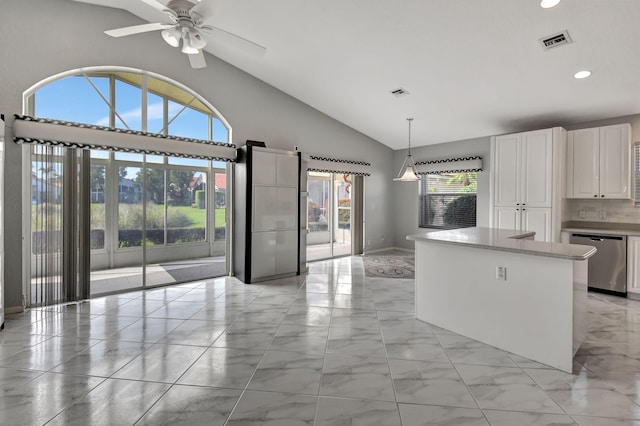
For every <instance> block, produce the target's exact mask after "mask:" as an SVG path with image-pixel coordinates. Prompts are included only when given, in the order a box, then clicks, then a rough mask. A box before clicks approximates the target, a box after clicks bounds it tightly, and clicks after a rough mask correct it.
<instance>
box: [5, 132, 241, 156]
mask: <svg viewBox="0 0 640 426" xmlns="http://www.w3.org/2000/svg"><path fill="white" fill-rule="evenodd" d="M13 141H14V142H15V143H17V144H37V145H47V146H58V147H62V148H77V149H99V150H103V151H113V150H116V149H114V148H113V147H111V146H108V145H95V144H83V143H77V142H64V141H54V140H48V139H32V138H22V137H14V138H13ZM117 151H118V152H128V153H134V154H149V155H168V156H171V157H181V158H197V159H201V160H213V161H232V162H233V161H235V160H229V159H228V158H219V157H210V156H197V155H194V154H181V153H166V152H163V151H155V150H152V149H136V148H118V149H117Z"/></svg>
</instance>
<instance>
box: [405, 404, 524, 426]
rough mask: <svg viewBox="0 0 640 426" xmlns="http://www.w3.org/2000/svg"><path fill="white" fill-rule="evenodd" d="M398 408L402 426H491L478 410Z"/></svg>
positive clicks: (428, 407) (433, 406)
mask: <svg viewBox="0 0 640 426" xmlns="http://www.w3.org/2000/svg"><path fill="white" fill-rule="evenodd" d="M398 407H399V409H400V418H401V419H402V426H431V425H433V426H436V425H437V426H489V423H488V422H487V420H486V419H485V417H484V415H483V414H482V411H480V410H478V409H473V408H456V407H443V406H437V405H411V404H398ZM514 426H515V425H514Z"/></svg>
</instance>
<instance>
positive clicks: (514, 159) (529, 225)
mask: <svg viewBox="0 0 640 426" xmlns="http://www.w3.org/2000/svg"><path fill="white" fill-rule="evenodd" d="M565 140H566V133H565V131H564V129H561V128H554V129H545V130H537V131H532V132H524V133H516V134H511V135H502V136H496V137H495V138H493V139H492V147H491V148H492V179H493V188H492V189H493V192H492V194H491V195H492V199H493V202H492V208H493V212H492V226H493V227H496V228H504V229H514V230H524V231H534V232H536V236H535V239H536V240H538V241H557V240H558V239H559V232H560V214H559V205H560V202H559V200H560V197H561V196H562V192H563V191H562V190H563V188H564V187H563V181H562V180H561V179H559V177H560V176H563V173H562V165H561V164H562V163H563V162H564V161H562V160H563V159H564V152H565V151H564V149H565Z"/></svg>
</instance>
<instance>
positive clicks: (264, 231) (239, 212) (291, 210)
mask: <svg viewBox="0 0 640 426" xmlns="http://www.w3.org/2000/svg"><path fill="white" fill-rule="evenodd" d="M235 175H236V182H235V185H234V186H235V188H234V191H235V194H236V197H235V198H236V200H235V203H234V204H235V205H234V212H235V213H234V221H235V227H234V229H235V232H236V235H235V238H234V272H235V274H236V276H237V277H238V278H239V279H240V280H241V281H244V282H246V283H252V282H256V281H263V280H266V279H270V278H273V277H281V276H289V275H295V274H297V273H299V259H300V257H299V240H300V238H299V236H300V224H299V222H300V218H299V215H300V211H301V210H300V191H299V179H300V155H299V153H297V152H289V151H280V150H274V149H267V148H260V147H254V146H248V147H243V148H241V149H240V150H239V161H238V163H237V164H236V173H235Z"/></svg>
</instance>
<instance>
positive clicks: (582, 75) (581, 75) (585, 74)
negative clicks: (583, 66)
mask: <svg viewBox="0 0 640 426" xmlns="http://www.w3.org/2000/svg"><path fill="white" fill-rule="evenodd" d="M590 75H591V71H588V70H583V71H578V72H577V73H575V74H574V75H573V77H574V78H577V79H582V78H587V77H589V76H590Z"/></svg>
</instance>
